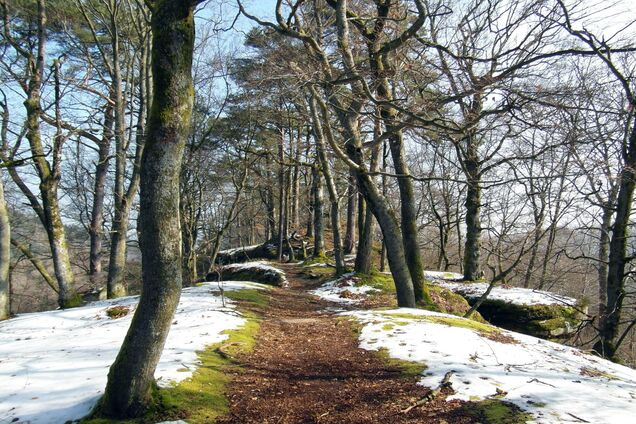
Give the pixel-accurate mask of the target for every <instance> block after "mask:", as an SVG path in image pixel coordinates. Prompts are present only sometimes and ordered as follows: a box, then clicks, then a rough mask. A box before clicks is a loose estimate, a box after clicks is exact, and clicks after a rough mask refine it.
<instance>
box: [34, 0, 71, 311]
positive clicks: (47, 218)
mask: <svg viewBox="0 0 636 424" xmlns="http://www.w3.org/2000/svg"><path fill="white" fill-rule="evenodd" d="M45 22H46V11H45V8H44V0H39V1H38V27H37V30H38V53H37V58H33V59H34V62H35V63H34V64H35V72H33V75H32V76H31V79H30V81H29V83H28V88H27V99H26V100H25V101H24V106H25V109H26V138H27V140H28V141H29V146H30V148H31V154H32V156H33V161H34V164H35V168H36V170H37V173H38V177H39V182H40V185H39V188H40V197H41V199H42V208H41V215H39V216H40V219H42V224H43V225H44V228H45V229H46V234H47V237H48V242H49V246H50V248H51V254H52V256H53V266H54V270H55V277H56V279H57V282H58V287H59V292H58V304H59V305H60V307H61V308H68V307H73V306H77V305H78V304H79V301H80V299H79V297H78V295H77V293H76V292H75V276H74V275H73V270H72V268H71V260H70V255H69V252H68V244H67V242H66V232H65V229H64V224H63V223H62V217H61V214H60V205H59V201H58V198H57V193H58V185H59V181H60V178H61V175H60V166H61V164H60V160H61V143H62V137H61V135H60V134H59V128H58V133H56V137H55V140H54V146H53V159H52V161H53V164H52V165H51V164H49V162H48V161H47V160H46V156H47V155H46V153H45V151H44V145H43V143H42V136H41V133H40V118H41V114H42V105H41V100H40V90H41V87H42V78H43V72H44V61H45V45H46V37H45ZM58 89H59V86H57V85H56V105H57V107H56V113H57V112H59V90H58ZM58 118H59V117H58Z"/></svg>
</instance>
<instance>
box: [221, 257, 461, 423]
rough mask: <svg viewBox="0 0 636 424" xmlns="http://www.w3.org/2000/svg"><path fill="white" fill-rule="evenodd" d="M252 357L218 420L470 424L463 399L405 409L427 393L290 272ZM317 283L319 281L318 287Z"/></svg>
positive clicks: (237, 375)
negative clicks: (364, 344)
mask: <svg viewBox="0 0 636 424" xmlns="http://www.w3.org/2000/svg"><path fill="white" fill-rule="evenodd" d="M285 272H286V273H287V278H288V280H289V282H290V288H289V289H285V290H275V291H274V292H273V294H272V299H271V302H270V306H269V308H268V309H267V310H265V311H262V313H263V321H262V323H261V328H260V331H259V334H258V336H257V345H256V348H255V349H254V351H253V352H251V353H250V354H247V355H244V356H243V357H241V358H239V361H240V362H241V364H240V365H241V370H240V371H238V372H237V373H235V374H234V375H233V376H232V383H231V384H230V388H229V402H230V413H229V414H228V415H227V416H225V417H222V418H219V419H218V420H217V422H219V423H402V422H408V423H415V422H417V423H429V422H430V423H445V422H446V423H449V424H455V423H469V422H472V421H471V418H469V417H468V415H466V413H465V411H462V409H461V406H462V405H461V403H460V402H444V401H442V400H439V401H434V402H431V403H430V404H428V405H427V406H426V407H425V408H415V409H413V410H412V411H410V412H409V413H408V414H403V413H402V412H401V410H402V409H404V408H406V407H407V406H409V405H411V404H413V403H414V402H415V401H417V400H418V399H421V398H422V397H423V396H424V395H425V394H426V393H427V392H428V389H426V388H423V387H421V386H417V385H416V384H415V383H416V378H409V377H405V376H404V374H403V373H401V372H400V369H399V368H398V367H396V366H390V365H388V364H387V363H386V361H385V360H383V359H381V358H380V356H378V354H377V353H373V352H369V351H365V350H362V349H359V348H358V346H357V341H356V340H355V338H354V336H353V334H352V328H351V325H350V324H349V323H348V322H346V321H343V320H338V319H336V317H335V316H334V314H332V313H329V312H326V311H325V308H326V307H328V306H333V304H329V303H326V302H321V301H317V300H316V299H315V298H314V297H312V296H309V295H307V294H306V290H307V289H308V288H309V286H310V285H311V283H310V282H309V281H307V280H304V279H303V278H302V277H301V275H299V274H298V272H297V270H296V269H294V268H293V267H290V266H287V267H285ZM314 284H315V283H314Z"/></svg>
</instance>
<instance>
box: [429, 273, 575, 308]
mask: <svg viewBox="0 0 636 424" xmlns="http://www.w3.org/2000/svg"><path fill="white" fill-rule="evenodd" d="M424 277H425V278H426V279H428V280H429V281H431V282H433V283H434V284H437V285H439V286H441V287H444V288H447V289H449V290H451V291H453V292H455V293H458V294H461V295H462V296H464V297H466V298H473V299H474V298H479V297H481V295H482V294H484V292H485V291H486V290H487V289H488V283H464V282H457V281H453V280H461V279H462V278H463V276H462V275H461V274H457V273H453V272H440V271H424ZM488 299H490V300H501V301H504V302H507V303H513V304H516V305H576V299H573V298H571V297H567V296H561V295H558V294H555V293H550V292H547V291H542V290H533V289H524V288H521V287H502V286H498V287H494V288H493V289H492V291H491V292H490V294H488Z"/></svg>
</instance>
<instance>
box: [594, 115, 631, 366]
mask: <svg viewBox="0 0 636 424" xmlns="http://www.w3.org/2000/svg"><path fill="white" fill-rule="evenodd" d="M625 156H626V157H625V165H624V166H623V169H622V171H621V177H620V188H619V191H618V197H617V199H616V217H615V218H614V225H613V226H612V237H611V240H610V245H609V266H608V269H607V307H606V310H605V314H604V315H603V317H602V318H601V323H602V325H601V327H600V328H599V341H598V342H597V343H596V344H595V345H594V350H595V351H596V352H598V353H599V354H600V355H602V356H603V357H605V358H610V359H614V358H615V355H616V350H617V349H618V346H617V345H616V342H617V338H618V336H619V334H618V333H619V326H620V321H621V315H622V309H623V300H624V298H625V267H626V265H627V262H628V258H627V237H628V231H627V230H628V227H629V216H630V214H631V211H632V201H633V197H634V187H635V185H636V180H635V172H636V125H633V126H632V130H631V133H630V136H629V142H628V146H627V150H626V155H625Z"/></svg>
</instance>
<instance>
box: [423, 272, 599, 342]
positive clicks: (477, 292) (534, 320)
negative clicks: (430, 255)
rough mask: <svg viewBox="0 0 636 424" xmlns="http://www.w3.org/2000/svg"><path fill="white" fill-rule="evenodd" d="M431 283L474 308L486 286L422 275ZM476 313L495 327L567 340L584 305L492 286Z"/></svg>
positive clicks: (582, 316)
mask: <svg viewBox="0 0 636 424" xmlns="http://www.w3.org/2000/svg"><path fill="white" fill-rule="evenodd" d="M425 276H426V278H427V279H428V280H430V281H431V282H432V283H433V284H437V285H439V286H441V287H445V288H447V289H449V290H452V291H453V292H455V293H457V294H459V295H461V296H463V297H464V298H465V299H466V300H467V301H468V303H469V304H471V305H474V304H475V303H476V302H477V301H478V300H479V298H480V297H481V295H482V294H483V293H484V292H485V291H486V290H487V288H488V283H485V282H466V281H461V278H462V276H461V275H460V274H453V273H437V272H425ZM477 311H478V312H479V313H480V314H481V315H482V317H484V318H485V319H486V320H487V321H488V322H490V323H491V324H493V325H497V326H499V327H502V328H505V329H508V330H512V331H517V332H519V333H524V334H528V335H531V336H535V337H540V338H544V339H560V338H567V337H568V336H570V335H572V334H573V333H575V332H576V331H577V330H578V328H579V326H580V325H581V323H582V322H583V320H584V319H586V318H587V305H586V304H585V303H584V302H579V301H577V300H576V299H574V298H571V297H566V296H561V295H557V294H555V293H550V292H547V291H542V290H533V289H524V288H520V287H506V286H503V287H502V286H500V287H495V288H493V289H492V291H491V292H490V294H489V296H488V298H487V299H486V300H485V301H484V302H483V303H482V304H481V305H480V306H479V308H478V309H477Z"/></svg>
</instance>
